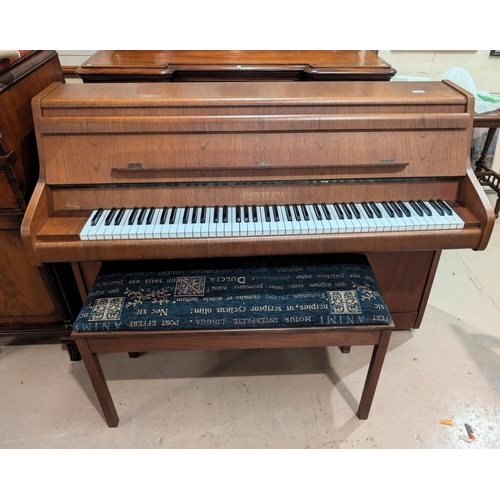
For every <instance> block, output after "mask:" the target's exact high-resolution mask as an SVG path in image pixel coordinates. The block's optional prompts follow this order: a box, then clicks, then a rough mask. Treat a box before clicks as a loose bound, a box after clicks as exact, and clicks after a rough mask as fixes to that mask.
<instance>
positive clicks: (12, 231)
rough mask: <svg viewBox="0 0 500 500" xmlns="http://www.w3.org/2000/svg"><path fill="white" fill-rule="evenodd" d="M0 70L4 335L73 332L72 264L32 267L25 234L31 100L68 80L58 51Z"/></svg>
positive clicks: (33, 164)
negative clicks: (47, 88) (52, 85)
mask: <svg viewBox="0 0 500 500" xmlns="http://www.w3.org/2000/svg"><path fill="white" fill-rule="evenodd" d="M2 66H3V67H2V69H0V109H1V110H2V112H1V113H0V335H9V336H10V335H51V334H59V333H65V332H67V331H68V332H71V326H72V323H73V319H74V317H75V312H77V310H78V307H79V300H80V299H79V295H78V292H77V287H76V284H75V282H74V278H73V275H72V273H71V272H70V271H71V266H70V265H69V264H65V265H44V266H42V267H36V266H33V265H32V264H31V263H30V262H29V260H28V258H27V256H26V253H25V250H24V246H23V243H22V241H21V236H20V227H21V222H22V219H23V216H24V212H25V210H26V206H27V204H28V202H29V199H30V197H31V194H32V192H33V189H34V187H35V184H36V182H37V180H38V167H39V163H38V150H37V145H36V139H35V132H34V126H33V117H32V109H31V100H32V98H33V97H34V96H35V95H36V94H38V93H39V92H40V91H42V90H43V89H44V88H46V87H47V86H48V85H50V84H51V83H52V82H56V81H58V82H63V81H64V78H63V74H62V69H61V65H60V63H59V59H58V57H57V53H56V52H55V51H47V50H36V51H29V52H28V53H27V54H24V55H23V56H22V57H21V58H20V59H18V60H16V61H13V62H12V63H11V64H9V65H5V62H4V64H3V65H2Z"/></svg>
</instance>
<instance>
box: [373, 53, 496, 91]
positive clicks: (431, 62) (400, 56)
mask: <svg viewBox="0 0 500 500" xmlns="http://www.w3.org/2000/svg"><path fill="white" fill-rule="evenodd" d="M378 55H379V57H381V58H382V59H383V60H384V61H386V62H388V63H389V64H390V65H391V66H392V67H393V68H395V69H396V71H397V75H396V76H397V77H398V76H399V77H402V76H417V77H427V78H430V79H431V80H441V75H442V74H443V73H444V72H445V71H446V70H448V69H451V68H453V67H457V66H458V67H461V68H464V69H466V70H467V71H468V72H469V73H470V74H471V76H472V79H473V80H474V83H475V84H476V87H477V90H478V91H487V92H489V93H490V94H500V57H495V56H490V51H489V50H439V51H419V50H408V51H404V50H380V51H379V54H378Z"/></svg>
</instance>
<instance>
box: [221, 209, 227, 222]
mask: <svg viewBox="0 0 500 500" xmlns="http://www.w3.org/2000/svg"><path fill="white" fill-rule="evenodd" d="M222 222H224V223H225V224H226V223H227V205H224V206H223V207H222Z"/></svg>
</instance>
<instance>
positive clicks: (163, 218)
mask: <svg viewBox="0 0 500 500" xmlns="http://www.w3.org/2000/svg"><path fill="white" fill-rule="evenodd" d="M167 214H168V207H164V208H163V210H162V211H161V217H160V224H165V221H166V220H167Z"/></svg>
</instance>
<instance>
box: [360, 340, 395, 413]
mask: <svg viewBox="0 0 500 500" xmlns="http://www.w3.org/2000/svg"><path fill="white" fill-rule="evenodd" d="M391 333H392V332H391V331H383V332H382V333H381V335H380V341H379V343H378V344H377V345H376V346H374V348H373V354H372V358H371V361H370V366H369V368H368V374H367V375H366V381H365V386H364V388H363V394H362V396H361V401H360V403H359V408H358V418H359V419H360V420H366V419H367V418H368V414H369V413H370V408H371V406H372V402H373V396H374V395H375V389H376V388H377V383H378V379H379V377H380V371H381V370H382V365H383V364H384V359H385V354H386V352H387V347H388V345H389V340H390V339H391Z"/></svg>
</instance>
